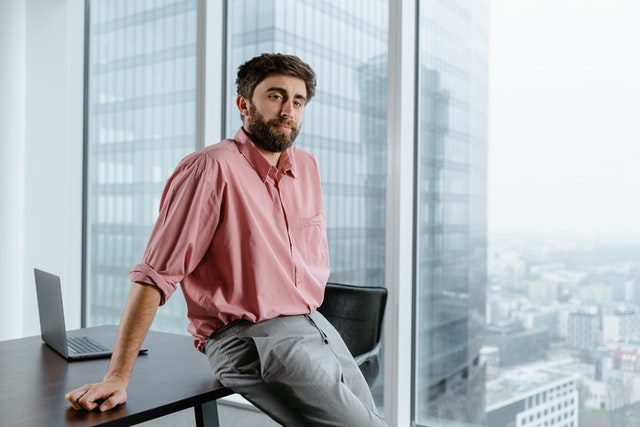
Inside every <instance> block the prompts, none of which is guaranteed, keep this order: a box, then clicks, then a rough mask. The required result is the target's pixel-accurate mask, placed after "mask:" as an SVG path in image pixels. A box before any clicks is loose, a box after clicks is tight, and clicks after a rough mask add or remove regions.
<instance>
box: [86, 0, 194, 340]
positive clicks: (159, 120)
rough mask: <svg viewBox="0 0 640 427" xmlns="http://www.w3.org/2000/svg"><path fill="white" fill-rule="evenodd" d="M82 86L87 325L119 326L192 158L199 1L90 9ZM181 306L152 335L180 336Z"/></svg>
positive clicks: (172, 305)
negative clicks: (168, 200)
mask: <svg viewBox="0 0 640 427" xmlns="http://www.w3.org/2000/svg"><path fill="white" fill-rule="evenodd" d="M87 4H88V9H89V15H88V22H87V26H88V39H87V43H88V65H87V75H86V79H87V82H88V93H87V95H86V96H87V102H86V108H87V110H86V113H85V114H86V120H87V130H86V132H87V138H86V141H85V144H86V145H85V150H86V165H85V167H86V183H85V186H86V195H85V197H86V198H85V200H86V211H85V218H86V220H85V222H86V226H85V227H86V228H85V243H84V245H85V292H86V302H85V307H84V309H85V323H86V326H91V325H99V324H105V323H118V320H119V317H120V313H121V311H122V308H123V306H124V301H125V299H126V296H127V294H128V292H129V289H130V283H129V281H128V279H127V275H128V272H129V270H130V268H131V267H132V266H133V265H135V264H137V263H138V262H139V260H140V258H141V257H142V254H143V252H144V248H145V246H146V243H147V239H148V238H149V234H150V232H151V228H152V226H153V223H154V222H155V218H156V216H157V215H158V206H159V202H160V195H161V193H162V188H163V186H164V183H165V182H166V179H167V178H168V176H169V175H170V174H171V172H172V171H173V168H174V167H175V165H176V164H177V163H178V161H179V160H180V159H181V158H182V157H184V156H185V155H187V154H188V153H190V152H192V151H194V150H195V148H196V139H195V134H196V128H195V126H196V114H195V113H196V52H197V49H196V41H197V0H186V1H185V0H166V1H145V0H91V1H89V2H88V3H87ZM185 313H186V307H185V304H184V299H183V298H182V297H181V296H174V297H173V298H171V299H170V300H169V302H168V304H167V306H166V307H163V309H162V310H160V311H159V312H158V315H157V316H156V320H155V321H154V326H153V327H154V328H155V329H160V330H165V331H171V332H177V333H185V332H186V323H187V321H186V315H185Z"/></svg>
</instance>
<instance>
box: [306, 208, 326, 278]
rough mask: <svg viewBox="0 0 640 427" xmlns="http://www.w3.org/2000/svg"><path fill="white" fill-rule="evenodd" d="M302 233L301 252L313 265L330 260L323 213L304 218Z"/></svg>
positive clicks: (322, 263)
mask: <svg viewBox="0 0 640 427" xmlns="http://www.w3.org/2000/svg"><path fill="white" fill-rule="evenodd" d="M301 222H302V224H301V225H302V227H301V230H300V231H301V234H300V241H301V242H300V243H301V246H302V247H301V248H300V249H301V251H300V252H301V254H302V255H303V257H304V259H305V261H307V262H308V263H309V264H310V265H311V266H320V265H324V264H326V263H327V262H328V259H329V248H328V247H327V237H326V235H325V232H324V221H323V218H322V214H319V215H314V216H312V217H307V218H302V221H301Z"/></svg>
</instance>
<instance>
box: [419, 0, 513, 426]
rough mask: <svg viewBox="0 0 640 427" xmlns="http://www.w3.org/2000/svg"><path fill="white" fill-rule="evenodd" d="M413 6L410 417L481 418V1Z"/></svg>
mask: <svg viewBox="0 0 640 427" xmlns="http://www.w3.org/2000/svg"><path fill="white" fill-rule="evenodd" d="M418 8H419V12H418V13H419V34H418V48H419V57H418V94H417V95H418V112H419V116H418V136H417V138H418V141H417V146H418V149H417V163H418V170H417V171H416V172H417V174H418V176H417V180H416V182H417V205H418V218H419V221H418V223H417V231H416V232H417V254H416V255H417V256H416V259H417V271H416V284H415V285H416V292H415V298H416V301H415V306H416V313H415V328H414V330H415V337H414V339H415V346H414V348H415V357H414V360H415V361H416V363H415V366H414V376H413V381H414V385H415V386H414V390H415V392H414V422H416V423H417V424H420V425H433V424H438V422H437V421H433V420H432V419H433V418H444V419H448V420H455V421H460V422H464V423H471V424H485V391H484V389H485V373H484V365H483V364H481V365H474V364H473V360H474V359H476V358H477V357H478V356H479V354H480V347H481V346H482V344H483V332H484V323H485V320H484V319H485V289H486V282H487V278H486V243H487V231H486V227H487V224H486V198H487V194H486V179H487V165H486V154H487V132H486V129H487V85H488V77H487V60H488V48H487V45H488V43H487V39H488V32H487V24H488V10H487V2H485V1H462V2H458V1H456V2H444V1H439V0H425V1H420V2H418ZM501 357H503V356H502V354H501ZM463 373H465V375H462V374H463Z"/></svg>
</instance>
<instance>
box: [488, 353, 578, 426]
mask: <svg viewBox="0 0 640 427" xmlns="http://www.w3.org/2000/svg"><path fill="white" fill-rule="evenodd" d="M577 380H578V377H577V375H571V374H565V373H562V372H556V371H554V370H550V369H546V368H544V367H543V365H539V366H538V367H536V366H532V367H524V368H518V369H514V370H512V371H508V372H506V373H505V374H504V375H503V376H502V377H500V378H498V379H496V380H493V381H489V382H487V421H488V425H490V426H491V427H545V426H554V427H577V426H578V407H579V406H578V389H577Z"/></svg>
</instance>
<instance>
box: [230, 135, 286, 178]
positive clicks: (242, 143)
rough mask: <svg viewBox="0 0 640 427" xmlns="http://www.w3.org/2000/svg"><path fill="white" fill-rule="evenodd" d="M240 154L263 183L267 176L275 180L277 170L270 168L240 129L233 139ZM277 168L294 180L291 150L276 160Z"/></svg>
mask: <svg viewBox="0 0 640 427" xmlns="http://www.w3.org/2000/svg"><path fill="white" fill-rule="evenodd" d="M233 139H234V141H235V143H236V145H237V146H238V150H240V153H242V155H243V156H244V157H245V158H246V159H247V161H248V162H249V164H251V166H252V167H253V168H254V169H255V170H256V172H257V173H258V176H260V179H261V180H262V181H263V182H264V181H266V179H267V176H269V175H271V177H272V178H274V179H275V177H276V176H277V172H278V169H277V168H275V167H273V166H271V164H270V163H269V161H268V160H267V159H266V158H265V157H264V156H263V155H262V153H261V152H260V150H258V148H257V147H256V145H255V143H254V142H253V141H252V140H251V138H250V137H249V135H247V133H246V132H245V131H244V129H243V128H242V127H241V128H240V129H238V132H236V136H235V137H234V138H233ZM278 168H279V169H280V170H282V172H283V173H286V174H289V175H291V176H292V177H294V178H295V163H294V160H293V153H292V149H291V147H290V148H287V149H286V150H285V151H284V152H283V153H282V154H281V155H280V159H279V160H278Z"/></svg>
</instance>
